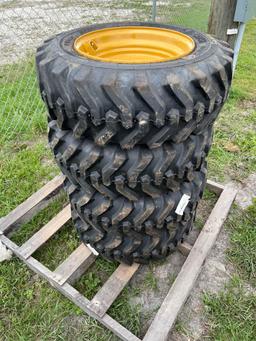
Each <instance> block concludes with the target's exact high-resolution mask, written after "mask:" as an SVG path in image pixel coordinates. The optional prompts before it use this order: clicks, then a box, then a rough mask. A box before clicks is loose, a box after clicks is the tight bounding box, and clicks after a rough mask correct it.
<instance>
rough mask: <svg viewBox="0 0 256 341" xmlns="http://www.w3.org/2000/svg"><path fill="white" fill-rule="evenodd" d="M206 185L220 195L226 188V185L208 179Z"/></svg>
mask: <svg viewBox="0 0 256 341" xmlns="http://www.w3.org/2000/svg"><path fill="white" fill-rule="evenodd" d="M206 187H207V188H208V189H209V191H212V192H214V193H215V194H217V195H220V194H221V192H222V191H223V190H224V188H225V186H224V185H221V184H218V183H217V182H215V181H212V180H207V182H206Z"/></svg>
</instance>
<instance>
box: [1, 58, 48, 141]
mask: <svg viewBox="0 0 256 341" xmlns="http://www.w3.org/2000/svg"><path fill="white" fill-rule="evenodd" d="M0 89H1V90H0V136H1V138H0V142H1V143H3V142H4V141H8V140H14V139H17V138H19V139H21V138H23V139H30V138H32V137H34V136H35V135H36V134H38V133H39V134H40V133H45V132H46V126H47V124H46V121H47V120H46V115H45V112H46V109H45V106H44V104H43V101H42V100H41V97H40V95H39V90H38V84H37V78H36V72H35V63H34V59H33V58H30V57H29V58H28V59H27V60H24V61H21V62H19V63H16V64H10V65H5V66H1V67H0Z"/></svg>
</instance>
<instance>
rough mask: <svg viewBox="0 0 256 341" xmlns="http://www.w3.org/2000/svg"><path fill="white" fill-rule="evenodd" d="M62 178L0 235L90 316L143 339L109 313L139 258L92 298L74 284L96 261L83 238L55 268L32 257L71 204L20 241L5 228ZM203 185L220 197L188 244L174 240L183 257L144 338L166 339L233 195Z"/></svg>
mask: <svg viewBox="0 0 256 341" xmlns="http://www.w3.org/2000/svg"><path fill="white" fill-rule="evenodd" d="M63 180H64V178H63V176H58V177H56V178H54V179H53V180H52V181H50V182H49V183H47V184H46V185H45V186H43V187H42V188H41V189H40V190H39V191H37V192H36V193H34V194H33V195H32V196H31V197H30V198H28V199H27V200H26V201H25V202H24V203H22V204H21V205H19V206H18V207H17V208H16V209H14V210H13V211H12V212H10V213H9V214H8V215H7V216H6V217H5V218H3V219H2V220H1V222H0V240H1V242H2V243H3V244H4V245H5V246H6V247H7V248H8V249H10V250H11V251H12V252H13V253H14V254H15V255H16V256H17V257H19V258H20V259H21V260H22V261H23V262H24V263H26V264H27V265H28V267H29V268H30V269H32V271H34V272H36V273H38V274H39V275H40V276H41V277H42V278H44V279H46V280H47V281H48V282H49V283H50V284H51V285H52V286H53V287H54V288H56V289H57V290H58V291H60V292H61V293H62V294H63V295H64V296H66V297H67V298H69V299H70V300H71V301H72V302H73V303H74V304H76V305H77V306H78V307H80V308H81V309H82V310H83V311H84V312H85V313H87V314H88V315H89V316H91V317H93V318H95V319H96V320H97V321H99V322H100V323H102V324H103V325H104V326H105V327H107V328H108V329H109V330H111V331H112V332H113V333H115V334H116V335H117V336H118V337H119V338H120V339H122V340H126V341H139V340H141V339H139V338H138V337H137V336H135V335H134V334H132V333H131V332H130V331H129V330H128V329H126V328H125V327H123V326H122V325H121V324H120V323H119V322H117V321H116V320H114V319H113V318H112V317H111V316H109V315H108V314H107V311H108V310H109V308H110V307H111V305H112V304H113V302H114V301H115V300H116V298H117V297H118V296H119V294H120V293H121V292H122V290H123V289H124V287H125V286H126V285H127V283H128V282H129V281H130V279H131V278H132V276H133V275H134V274H135V273H136V271H137V270H138V269H139V267H140V265H139V264H136V263H134V264H133V265H132V266H128V265H125V264H120V265H119V266H118V267H117V269H116V270H115V271H114V272H113V273H112V275H111V276H110V277H109V278H108V280H107V281H106V282H105V284H104V285H103V286H102V287H101V288H100V290H99V291H98V292H97V293H96V295H95V296H94V297H93V299H92V300H91V301H89V300H88V299H87V298H86V297H84V296H83V295H82V294H81V293H79V292H78V291H77V290H76V289H75V288H74V287H73V286H72V284H73V283H74V281H76V280H77V279H78V278H80V277H81V276H82V275H83V274H84V272H85V271H86V270H87V269H88V268H89V267H90V265H91V264H92V263H93V262H94V261H95V259H96V257H97V256H96V255H95V254H94V253H93V250H91V249H90V248H89V247H87V246H86V245H84V244H81V245H79V246H78V247H77V248H76V249H75V250H74V251H73V252H72V253H71V255H69V257H68V258H67V259H65V260H64V261H63V263H61V264H60V265H59V266H58V267H57V268H56V269H55V270H54V271H51V270H49V269H48V268H47V267H46V266H44V265H43V264H41V263H40V262H39V261H37V260H36V259H35V258H33V256H32V255H33V253H34V252H35V251H36V250H38V248H39V247H41V246H42V245H43V244H45V243H46V242H47V241H48V240H49V239H50V238H51V237H52V236H53V235H54V234H55V233H56V232H57V231H58V230H60V229H61V227H62V226H64V224H65V223H66V222H67V221H68V220H69V219H70V218H71V212H70V205H67V206H66V207H65V208H64V209H63V210H62V211H60V212H59V213H58V214H57V215H56V216H55V217H54V218H53V219H51V220H50V221H49V222H48V223H47V224H46V225H44V226H43V227H42V228H41V229H40V230H39V231H38V232H36V233H35V234H34V235H33V236H32V237H31V238H30V239H28V240H27V241H26V242H25V243H24V244H23V245H21V246H20V247H19V246H18V245H16V244H15V243H14V242H12V241H11V239H10V237H9V234H11V232H12V230H15V229H16V228H17V226H18V228H21V227H22V226H21V225H19V223H20V222H21V221H22V222H23V221H24V217H30V218H31V217H32V216H34V215H35V214H36V213H38V212H39V211H40V210H42V209H43V208H44V207H45V206H46V205H47V204H48V202H49V200H52V198H53V197H54V196H55V195H56V194H57V193H58V191H59V190H60V189H61V187H62V184H63ZM207 186H208V188H209V190H211V191H213V192H214V193H216V194H217V195H219V198H218V201H217V203H216V204H215V206H214V208H213V210H212V212H211V214H210V216H209V218H208V220H207V222H206V223H205V225H204V227H203V229H202V231H201V232H200V234H199V236H198V238H197V240H196V242H195V244H194V245H193V246H192V245H190V244H188V243H187V242H183V243H181V244H179V245H178V250H179V251H180V252H181V253H182V254H183V255H184V256H186V257H187V258H186V261H185V262H184V264H183V266H182V268H181V271H180V272H179V274H178V276H177V278H176V280H175V281H174V283H173V285H172V286H171V288H170V290H169V292H168V294H167V296H166V297H165V299H164V301H163V303H162V305H161V307H160V308H159V310H158V312H157V314H156V316H155V318H154V320H153V322H152V324H151V325H150V327H149V329H148V331H147V332H146V335H145V337H144V338H143V340H144V341H164V340H166V339H167V338H168V334H169V332H170V330H171V328H172V326H173V325H174V323H175V321H176V318H177V316H178V313H179V312H180V310H181V308H182V306H183V304H184V303H185V301H186V300H187V298H188V296H189V294H190V291H191V289H192V288H193V286H194V283H195V281H196V279H197V277H198V275H199V273H200V270H201V267H202V265H203V262H204V261H205V259H206V257H207V255H208V253H209V252H210V250H211V248H212V247H213V245H214V243H215V241H216V239H217V236H218V234H219V232H220V229H221V226H222V224H223V223H224V221H225V219H226V217H227V215H228V212H229V210H230V207H231V205H232V202H233V200H234V199H235V196H236V189H235V188H233V187H230V186H226V187H224V186H222V185H219V184H217V183H215V182H213V181H207Z"/></svg>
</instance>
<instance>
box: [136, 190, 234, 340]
mask: <svg viewBox="0 0 256 341" xmlns="http://www.w3.org/2000/svg"><path fill="white" fill-rule="evenodd" d="M236 193H237V191H236V190H235V189H234V188H232V187H226V188H225V189H224V191H223V192H222V194H221V195H220V198H219V200H218V201H217V203H216V204H215V206H214V208H213V210H212V212H211V214H210V216H209V218H208V220H207V222H206V224H205V225H204V228H203V229H202V231H201V233H200V235H199V236H198V238H197V240H196V242H195V244H194V246H193V248H192V250H191V251H190V254H189V255H188V257H187V259H186V261H185V263H184V264H183V266H182V268H181V271H180V273H179V275H178V276H177V278H176V280H175V281H174V283H173V285H172V287H171V289H170V291H169V292H168V294H167V296H166V298H165V299H164V301H163V303H162V305H161V307H160V309H159V310H158V312H157V314H156V316H155V319H154V320H153V322H152V324H151V326H150V327H149V329H148V331H147V333H146V335H145V337H144V338H143V341H164V340H167V337H168V334H169V332H170V330H171V328H172V326H173V324H174V322H175V320H176V318H177V315H178V313H179V311H180V310H181V308H182V306H183V304H184V303H185V301H186V299H187V297H188V295H189V293H190V291H191V289H192V288H193V285H194V283H195V281H196V279H197V276H198V275H199V273H200V269H201V266H202V265H203V262H204V261H205V258H206V257H207V255H208V253H209V251H210V250H211V248H212V246H213V245H214V243H215V241H216V238H217V236H218V234H219V232H220V229H221V226H222V224H223V223H224V221H225V219H226V217H227V215H228V212H229V210H230V207H231V205H232V202H233V200H234V199H235V196H236Z"/></svg>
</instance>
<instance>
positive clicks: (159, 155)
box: [36, 23, 232, 264]
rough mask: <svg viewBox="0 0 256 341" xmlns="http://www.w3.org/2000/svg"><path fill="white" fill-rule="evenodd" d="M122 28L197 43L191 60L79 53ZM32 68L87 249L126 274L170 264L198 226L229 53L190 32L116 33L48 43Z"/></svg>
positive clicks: (73, 35)
mask: <svg viewBox="0 0 256 341" xmlns="http://www.w3.org/2000/svg"><path fill="white" fill-rule="evenodd" d="M118 27H119V28H122V27H126V28H127V27H133V28H139V27H142V28H146V29H147V28H157V29H163V30H165V31H166V30H171V31H172V32H173V31H174V32H178V33H177V34H183V35H186V36H188V37H190V39H192V40H193V42H194V47H193V51H191V52H190V53H189V54H187V55H186V56H182V57H181V58H175V59H174V58H172V60H165V61H162V62H149V63H147V62H145V61H144V62H142V63H133V61H131V62H130V63H127V62H126V63H123V62H122V63H118V62H110V61H105V60H104V59H103V60H97V59H96V58H90V57H88V56H87V57H86V56H84V55H81V53H79V52H78V51H77V50H76V49H75V48H74V46H75V45H74V44H75V42H76V40H77V39H78V38H79V37H81V36H83V35H86V34H88V33H90V32H95V31H98V30H102V31H104V30H105V29H108V28H110V29H111V28H118ZM96 42H97V41H96ZM156 45H157V44H156ZM155 48H156V49H157V46H156V47H155ZM152 55H153V54H152ZM36 62H37V70H38V79H39V85H40V91H41V94H42V98H43V100H44V102H45V103H46V105H47V108H48V113H49V115H48V122H49V123H48V124H49V135H48V137H49V144H50V147H51V149H52V151H53V153H54V156H55V159H56V161H57V163H58V165H59V167H60V169H61V171H62V172H63V174H65V175H66V180H65V188H66V191H67V193H68V195H69V199H70V203H71V208H72V217H73V220H74V223H75V226H76V228H77V230H78V232H79V235H80V237H81V239H82V240H83V241H84V242H85V243H86V244H87V243H89V244H90V245H91V246H93V247H94V248H95V249H96V250H97V251H98V252H99V253H100V254H101V255H103V256H104V257H106V258H108V259H111V260H117V261H120V262H125V263H127V264H131V263H133V262H139V263H146V262H148V261H149V260H151V259H161V258H164V257H166V256H167V255H168V254H169V253H170V251H172V250H173V249H174V248H175V246H176V245H177V243H178V242H180V241H182V240H183V237H184V234H186V233H189V231H190V230H191V228H192V224H193V221H194V219H195V212H196V207H197V205H198V201H199V200H200V198H201V197H202V193H203V190H204V186H205V182H206V156H207V154H208V152H209V149H210V147H211V143H212V133H213V123H214V121H215V119H216V118H217V116H218V114H219V112H220V110H221V108H222V106H223V104H224V102H225V100H226V98H227V95H228V92H229V88H230V84H231V78H232V50H231V49H230V48H229V47H228V45H227V44H226V43H223V42H220V41H216V40H215V39H213V38H211V37H209V36H207V35H205V34H202V33H199V32H197V31H194V30H191V29H185V28H181V27H173V26H169V25H162V24H152V23H112V24H102V25H91V26H87V27H84V28H80V29H76V30H73V31H69V32H64V33H62V34H59V35H58V36H56V37H54V38H52V39H49V40H47V41H45V42H44V44H43V45H42V46H41V47H39V48H38V51H37V56H36Z"/></svg>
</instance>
